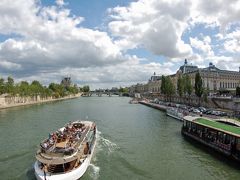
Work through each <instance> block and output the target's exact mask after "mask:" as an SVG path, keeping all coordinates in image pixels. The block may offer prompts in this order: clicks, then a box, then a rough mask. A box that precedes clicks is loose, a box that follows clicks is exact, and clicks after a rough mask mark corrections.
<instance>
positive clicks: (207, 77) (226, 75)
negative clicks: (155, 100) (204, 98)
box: [130, 59, 240, 94]
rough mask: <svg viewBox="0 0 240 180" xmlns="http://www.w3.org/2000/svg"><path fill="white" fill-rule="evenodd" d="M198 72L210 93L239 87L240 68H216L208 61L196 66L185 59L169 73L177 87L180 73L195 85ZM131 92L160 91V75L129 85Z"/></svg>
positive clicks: (228, 90) (233, 89) (229, 90)
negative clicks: (203, 66)
mask: <svg viewBox="0 0 240 180" xmlns="http://www.w3.org/2000/svg"><path fill="white" fill-rule="evenodd" d="M197 72H199V73H200V75H201V77H202V80H203V87H204V88H205V89H207V90H208V91H209V92H211V93H219V92H231V91H235V90H236V87H240V68H239V71H229V70H222V69H219V68H217V67H216V66H215V65H213V63H209V66H208V67H205V68H198V66H194V65H191V64H188V62H187V59H185V61H184V64H183V65H182V66H180V68H179V70H178V71H177V72H176V73H175V74H172V75H169V76H170V78H171V79H172V81H173V84H174V85H175V87H176V89H177V80H178V77H179V76H181V75H186V74H188V75H189V77H190V80H191V84H192V86H193V90H194V85H195V75H196V73H197ZM130 92H131V93H134V92H136V93H155V94H156V93H161V76H160V75H156V73H155V72H154V74H153V76H151V77H150V79H149V81H148V83H147V84H136V85H133V86H131V87H130Z"/></svg>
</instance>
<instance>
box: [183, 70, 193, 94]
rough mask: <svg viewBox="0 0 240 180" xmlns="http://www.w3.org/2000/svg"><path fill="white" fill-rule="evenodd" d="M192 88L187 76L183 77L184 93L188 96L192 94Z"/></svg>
mask: <svg viewBox="0 0 240 180" xmlns="http://www.w3.org/2000/svg"><path fill="white" fill-rule="evenodd" d="M192 91H193V87H192V83H191V80H190V77H189V75H188V74H187V75H186V76H185V77H184V93H185V94H187V95H188V96H190V95H191V94H192Z"/></svg>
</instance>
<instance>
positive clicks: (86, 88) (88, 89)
mask: <svg viewBox="0 0 240 180" xmlns="http://www.w3.org/2000/svg"><path fill="white" fill-rule="evenodd" d="M82 90H83V92H89V91H90V88H89V86H88V85H87V86H83V88H82Z"/></svg>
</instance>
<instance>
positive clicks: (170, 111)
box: [167, 108, 188, 121]
mask: <svg viewBox="0 0 240 180" xmlns="http://www.w3.org/2000/svg"><path fill="white" fill-rule="evenodd" d="M187 114H188V112H186V111H183V110H180V109H178V108H167V115H168V116H170V117H173V118H175V119H178V120H180V121H182V120H183V117H184V116H186V115H187Z"/></svg>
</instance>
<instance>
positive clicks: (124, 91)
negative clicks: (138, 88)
mask: <svg viewBox="0 0 240 180" xmlns="http://www.w3.org/2000/svg"><path fill="white" fill-rule="evenodd" d="M119 92H120V93H128V88H123V87H120V88H119Z"/></svg>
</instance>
